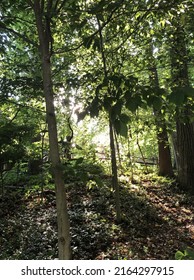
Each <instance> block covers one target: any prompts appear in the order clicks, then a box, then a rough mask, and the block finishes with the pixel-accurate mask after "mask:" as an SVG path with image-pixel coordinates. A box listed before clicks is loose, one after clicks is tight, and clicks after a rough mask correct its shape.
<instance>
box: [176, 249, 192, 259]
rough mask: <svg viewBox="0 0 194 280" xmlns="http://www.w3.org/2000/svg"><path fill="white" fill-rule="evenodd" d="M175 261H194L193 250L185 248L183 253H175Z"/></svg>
mask: <svg viewBox="0 0 194 280" xmlns="http://www.w3.org/2000/svg"><path fill="white" fill-rule="evenodd" d="M175 259H176V260H194V250H193V249H192V248H187V249H185V250H184V251H183V252H182V251H177V252H176V254H175Z"/></svg>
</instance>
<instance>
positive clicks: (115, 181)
mask: <svg viewBox="0 0 194 280" xmlns="http://www.w3.org/2000/svg"><path fill="white" fill-rule="evenodd" d="M109 133H110V148H111V167H112V186H113V190H114V195H115V204H116V220H117V222H118V223H120V222H121V208H120V190H119V183H118V174H117V161H116V153H115V140H114V130H113V124H112V122H111V119H110V117H109Z"/></svg>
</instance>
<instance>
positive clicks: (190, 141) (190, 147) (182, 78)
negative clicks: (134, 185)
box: [171, 19, 194, 192]
mask: <svg viewBox="0 0 194 280" xmlns="http://www.w3.org/2000/svg"><path fill="white" fill-rule="evenodd" d="M180 22H181V20H180V19H177V22H176V23H175V26H174V34H173V37H172V38H173V40H172V42H171V43H172V46H171V75H172V87H178V88H187V87H189V86H190V83H189V71H188V54H187V47H186V37H185V33H184V29H183V27H182V26H181V25H180ZM177 94H178V93H177ZM191 116H192V109H190V105H189V102H188V101H187V98H185V102H184V104H182V105H180V106H177V108H176V129H177V162H178V182H179V184H180V185H181V187H183V188H184V189H185V190H190V191H192V192H194V129H193V127H194V125H193V122H191Z"/></svg>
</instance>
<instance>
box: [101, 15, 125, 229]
mask: <svg viewBox="0 0 194 280" xmlns="http://www.w3.org/2000/svg"><path fill="white" fill-rule="evenodd" d="M97 22H98V27H99V37H100V47H101V55H102V63H103V68H104V77H105V78H106V79H108V72H107V65H106V56H105V51H104V45H103V35H102V29H101V24H100V20H99V19H98V17H97ZM107 91H108V94H109V96H111V89H110V88H109V86H108V89H107ZM108 114H109V116H108V117H109V135H110V150H111V168H112V185H113V189H114V194H115V205H116V220H117V222H118V223H119V222H120V221H121V208H120V191H119V184H118V168H117V160H116V149H115V137H114V126H113V123H112V118H111V108H110V109H109V112H108Z"/></svg>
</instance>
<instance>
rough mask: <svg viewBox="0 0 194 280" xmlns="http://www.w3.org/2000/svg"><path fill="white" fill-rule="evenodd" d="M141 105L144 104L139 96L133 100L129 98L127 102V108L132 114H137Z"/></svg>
mask: <svg viewBox="0 0 194 280" xmlns="http://www.w3.org/2000/svg"><path fill="white" fill-rule="evenodd" d="M141 104H142V101H141V97H140V96H139V95H136V96H133V97H131V98H128V100H127V102H126V107H127V109H129V110H130V111H131V112H135V111H136V110H137V109H138V107H139V106H141Z"/></svg>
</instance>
